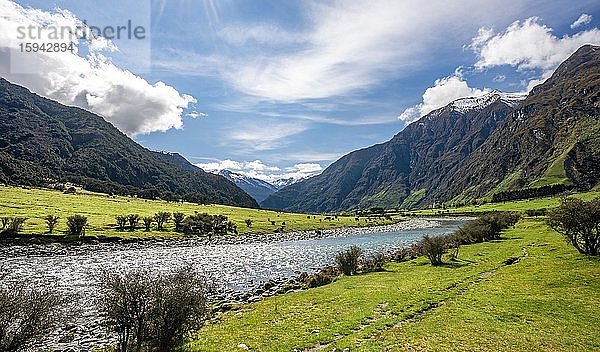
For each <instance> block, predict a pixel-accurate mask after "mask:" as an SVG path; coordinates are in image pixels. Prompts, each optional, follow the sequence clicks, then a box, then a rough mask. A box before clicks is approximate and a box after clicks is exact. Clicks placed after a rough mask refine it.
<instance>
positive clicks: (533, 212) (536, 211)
mask: <svg viewBox="0 0 600 352" xmlns="http://www.w3.org/2000/svg"><path fill="white" fill-rule="evenodd" d="M525 214H527V216H546V215H547V214H548V209H546V208H540V209H527V210H525Z"/></svg>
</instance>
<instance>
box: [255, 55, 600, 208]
mask: <svg viewBox="0 0 600 352" xmlns="http://www.w3.org/2000/svg"><path fill="white" fill-rule="evenodd" d="M599 52H600V49H599V48H598V47H593V46H589V45H588V46H584V47H582V48H580V49H579V50H578V51H577V52H576V53H574V54H573V55H572V56H571V57H570V58H569V59H568V60H566V61H565V62H564V63H563V64H562V65H561V66H560V67H559V68H558V69H557V70H556V72H555V73H554V75H553V76H552V77H551V78H550V79H549V80H548V81H546V82H545V83H544V84H542V85H540V86H538V87H536V88H534V90H533V91H532V92H531V93H530V94H529V96H527V98H526V99H525V100H523V101H522V99H523V98H524V96H519V95H515V94H505V93H501V92H491V93H490V94H487V95H484V96H482V97H477V98H466V99H459V100H456V101H454V102H452V103H450V104H449V105H447V106H445V107H443V108H441V109H438V110H435V111H433V112H431V113H429V114H428V115H426V116H424V117H423V118H421V119H420V120H418V121H416V122H414V123H412V124H411V125H409V126H407V127H406V128H405V129H404V130H403V131H401V132H400V133H398V134H397V135H396V136H394V138H392V139H391V140H390V141H388V142H386V143H382V144H378V145H374V146H372V147H368V148H365V149H361V150H358V151H355V152H352V153H350V154H348V155H346V156H344V157H342V158H341V159H340V160H338V161H336V162H335V163H333V164H332V165H331V166H329V167H328V168H327V169H325V170H324V171H323V173H322V174H320V175H318V176H314V177H312V178H309V179H307V180H304V181H302V182H299V183H296V184H294V185H291V186H289V187H286V188H284V189H282V190H280V191H278V192H276V193H274V194H272V195H271V196H269V197H268V198H267V199H265V200H264V201H263V202H262V204H261V205H262V206H263V207H266V208H274V209H284V210H291V211H305V212H328V211H336V210H341V209H353V208H368V207H375V206H378V207H379V206H381V207H387V208H391V207H394V208H411V207H417V206H423V205H426V204H431V203H434V202H447V201H454V202H464V201H467V200H472V199H476V198H482V197H487V198H492V197H493V196H494V195H496V194H499V193H506V192H515V191H517V190H522V189H530V188H534V189H535V188H540V187H547V186H550V185H557V184H558V185H569V184H573V185H575V186H577V187H580V188H582V189H589V188H590V187H593V186H594V185H596V184H597V183H598V182H599V181H600V133H599V132H600V123H599V120H598V119H599V116H600V111H599V110H600V103H599V101H600V99H599V92H600V54H599Z"/></svg>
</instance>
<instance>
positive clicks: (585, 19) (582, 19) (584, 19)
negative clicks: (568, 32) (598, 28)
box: [571, 13, 592, 29]
mask: <svg viewBox="0 0 600 352" xmlns="http://www.w3.org/2000/svg"><path fill="white" fill-rule="evenodd" d="M591 22H592V15H588V14H587V13H582V14H581V16H579V18H578V19H577V20H575V22H573V23H571V29H575V28H577V27H581V26H585V25H586V24H590V23H591Z"/></svg>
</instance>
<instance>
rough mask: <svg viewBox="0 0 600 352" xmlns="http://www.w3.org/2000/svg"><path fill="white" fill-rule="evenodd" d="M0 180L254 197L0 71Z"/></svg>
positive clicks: (249, 203) (242, 200)
mask: <svg viewBox="0 0 600 352" xmlns="http://www.w3.org/2000/svg"><path fill="white" fill-rule="evenodd" d="M0 116H1V118H0V182H2V183H6V184H16V185H32V186H45V185H48V184H52V183H61V182H66V181H68V182H74V183H77V184H80V185H82V186H84V187H85V188H87V189H90V190H93V191H100V192H106V193H109V192H112V193H118V194H137V195H139V196H141V197H148V198H153V197H162V198H167V199H178V198H184V199H186V200H190V201H196V202H211V203H220V204H229V205H237V206H245V207H257V206H258V204H257V203H256V201H255V200H254V199H252V198H251V197H250V196H249V195H248V194H246V193H245V192H244V191H242V190H241V189H240V188H238V187H237V186H235V184H233V183H232V182H230V181H229V180H227V179H225V178H224V177H221V176H218V175H213V174H209V173H206V172H204V171H202V170H193V171H192V170H189V169H188V170H186V169H185V168H184V167H181V165H178V162H177V160H176V159H177V158H176V157H173V160H171V161H169V160H165V158H163V157H160V156H158V155H157V154H156V153H153V152H151V151H149V150H147V149H146V148H144V147H142V146H140V145H139V144H137V143H136V142H134V141H133V140H131V139H130V138H128V137H127V136H126V135H124V134H123V133H121V132H120V131H119V130H117V129H116V128H115V127H113V126H112V125H111V124H110V123H108V122H106V121H105V120H104V119H103V118H102V117H100V116H97V115H95V114H92V113H90V112H88V111H85V110H82V109H79V108H75V107H67V106H64V105H61V104H59V103H57V102H55V101H52V100H49V99H45V98H42V97H40V96H38V95H36V94H33V93H31V92H30V91H28V90H27V89H26V88H23V87H20V86H17V85H14V84H11V83H9V82H8V81H6V80H4V79H0Z"/></svg>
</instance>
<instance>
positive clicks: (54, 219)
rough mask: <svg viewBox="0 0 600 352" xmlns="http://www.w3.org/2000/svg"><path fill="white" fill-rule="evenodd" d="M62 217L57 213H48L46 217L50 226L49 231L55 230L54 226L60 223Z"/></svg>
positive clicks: (47, 224)
mask: <svg viewBox="0 0 600 352" xmlns="http://www.w3.org/2000/svg"><path fill="white" fill-rule="evenodd" d="M59 219H60V218H59V217H58V216H56V215H48V216H46V217H45V218H44V220H45V221H46V227H48V233H52V232H54V228H55V227H56V225H57V224H58V220H59Z"/></svg>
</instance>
